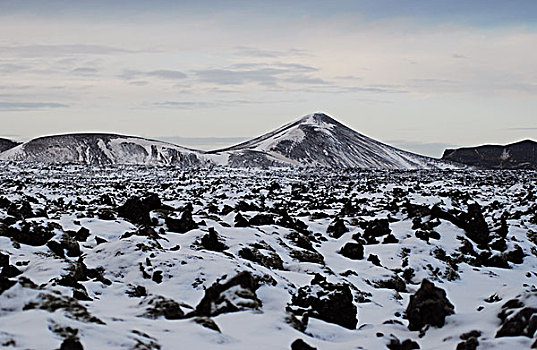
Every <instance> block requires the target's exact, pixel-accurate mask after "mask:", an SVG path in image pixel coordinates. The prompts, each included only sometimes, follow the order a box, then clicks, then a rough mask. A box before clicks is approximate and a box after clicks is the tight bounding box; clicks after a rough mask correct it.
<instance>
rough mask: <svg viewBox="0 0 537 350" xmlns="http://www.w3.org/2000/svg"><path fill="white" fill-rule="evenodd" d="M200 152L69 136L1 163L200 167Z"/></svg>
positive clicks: (19, 150)
mask: <svg viewBox="0 0 537 350" xmlns="http://www.w3.org/2000/svg"><path fill="white" fill-rule="evenodd" d="M199 154H200V152H197V151H194V150H190V149H187V148H183V147H179V146H176V145H173V144H170V143H166V142H161V141H155V140H148V139H144V138H139V137H132V136H122V135H115V134H68V135H55V136H45V137H39V138H36V139H33V140H31V141H28V142H26V143H23V144H21V145H19V146H17V147H14V148H12V149H9V150H7V151H5V152H3V153H1V154H0V160H16V161H30V162H32V161H33V162H43V163H83V164H92V165H106V164H147V165H184V166H192V165H199V164H200V163H201V160H200V158H199Z"/></svg>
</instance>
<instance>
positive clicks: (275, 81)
mask: <svg viewBox="0 0 537 350" xmlns="http://www.w3.org/2000/svg"><path fill="white" fill-rule="evenodd" d="M318 70H319V69H318V68H316V67H312V66H307V65H303V64H298V63H281V62H276V63H272V64H265V63H238V64H234V65H231V66H230V67H229V68H222V69H206V70H197V71H194V74H195V76H196V77H197V78H198V79H199V80H200V81H201V82H206V83H214V84H219V85H243V84H247V83H254V84H258V85H261V86H266V87H271V88H275V87H279V85H280V84H281V83H296V84H304V85H325V84H328V82H327V81H325V80H323V79H321V78H317V77H313V76H310V75H308V73H312V72H316V71H318Z"/></svg>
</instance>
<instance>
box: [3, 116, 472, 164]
mask: <svg viewBox="0 0 537 350" xmlns="http://www.w3.org/2000/svg"><path fill="white" fill-rule="evenodd" d="M0 160H16V161H30V162H44V163H82V164H101V165H105V164H142V165H175V166H206V165H211V164H213V165H214V164H216V165H224V166H232V167H263V168H266V167H271V166H273V167H327V168H362V169H401V170H408V169H457V168H462V166H461V165H456V163H451V162H449V161H441V160H438V159H433V158H429V157H424V156H420V155H417V154H414V153H410V152H407V151H403V150H400V149H397V148H394V147H392V146H389V145H386V144H384V143H381V142H379V141H376V140H373V139H371V138H369V137H367V136H364V135H362V134H360V133H358V132H356V131H354V130H352V129H350V128H348V127H346V126H345V125H343V124H341V123H339V122H338V121H336V120H334V119H332V118H331V117H329V116H327V115H326V114H322V113H317V114H311V115H307V116H305V117H303V118H301V119H299V120H297V121H295V122H293V123H290V124H287V125H284V126H282V127H281V128H279V129H277V130H275V131H272V132H269V133H267V134H265V135H263V136H259V137H257V138H254V139H252V140H250V141H246V142H243V143H241V144H238V145H236V146H232V147H229V148H226V149H221V150H215V151H209V152H204V151H197V150H192V149H188V148H185V147H181V146H176V145H173V144H170V143H166V142H161V141H155V140H148V139H144V138H139V137H133V136H124V135H113V134H67V135H56V136H46V137H40V138H37V139H34V140H31V141H28V142H26V143H24V144H22V145H19V146H17V147H14V148H12V149H9V150H7V151H5V152H3V153H0Z"/></svg>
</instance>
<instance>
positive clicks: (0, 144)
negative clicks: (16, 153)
mask: <svg viewBox="0 0 537 350" xmlns="http://www.w3.org/2000/svg"><path fill="white" fill-rule="evenodd" d="M17 145H20V142H15V141H12V140H9V139H2V138H0V152H4V151H6V150H8V149H10V148H13V147H15V146H17Z"/></svg>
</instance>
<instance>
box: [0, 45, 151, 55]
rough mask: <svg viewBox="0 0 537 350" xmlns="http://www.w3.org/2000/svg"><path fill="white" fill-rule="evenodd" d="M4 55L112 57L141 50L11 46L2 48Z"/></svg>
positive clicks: (88, 46)
mask: <svg viewBox="0 0 537 350" xmlns="http://www.w3.org/2000/svg"><path fill="white" fill-rule="evenodd" d="M0 51H1V52H3V53H4V54H9V55H11V56H19V57H26V58H32V57H43V56H46V57H48V56H53V57H57V56H66V55H69V56H70V55H111V54H118V53H135V52H141V51H139V50H136V51H133V50H127V49H124V48H120V47H114V46H106V45H88V44H70V45H11V46H6V45H4V46H0Z"/></svg>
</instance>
